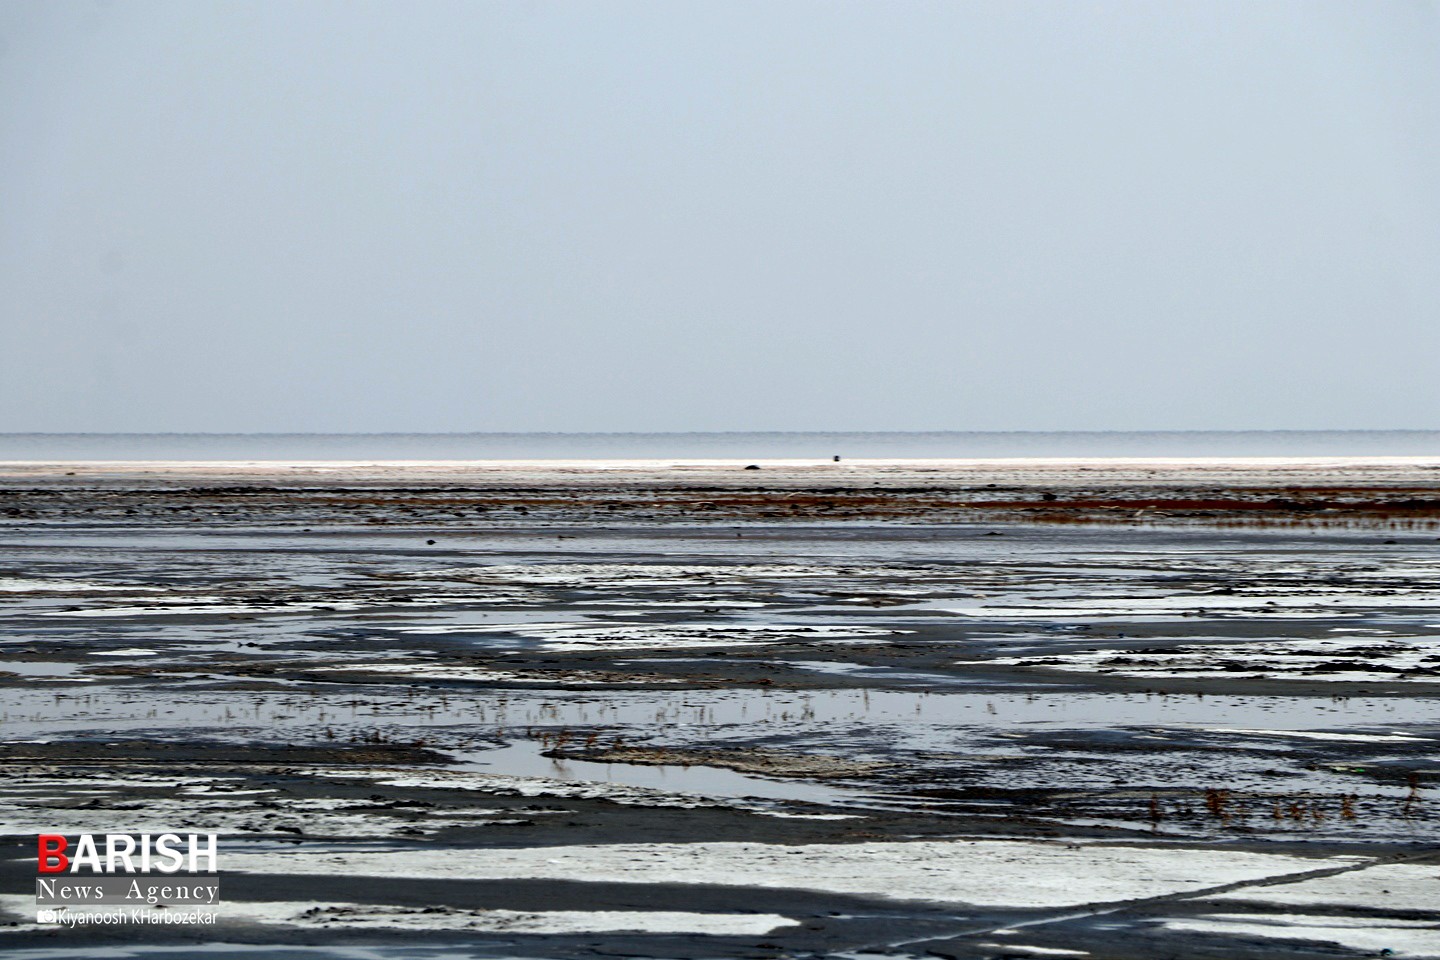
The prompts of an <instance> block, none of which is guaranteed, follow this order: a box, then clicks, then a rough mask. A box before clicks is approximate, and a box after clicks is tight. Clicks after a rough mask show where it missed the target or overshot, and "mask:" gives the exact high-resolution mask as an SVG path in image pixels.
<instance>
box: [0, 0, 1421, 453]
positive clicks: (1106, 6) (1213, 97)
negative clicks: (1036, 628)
mask: <svg viewBox="0 0 1440 960" xmlns="http://www.w3.org/2000/svg"><path fill="white" fill-rule="evenodd" d="M0 311H3V313H0V317H3V331H0V332H3V348H0V430H9V431H68V430H75V431H109V430H132V431H147V430H167V431H168V430H173V431H269V430H275V431H285V430H293V431H303V430H317V431H351V430H355V431H379V430H421V431H463V430H747V429H795V430H806V429H856V430H876V429H961V430H963V429H1147V428H1157V429H1164V428H1174V429H1201V428H1214V429H1225V428H1280V427H1296V428H1384V427H1435V426H1437V425H1440V424H1437V420H1440V417H1437V411H1440V375H1437V374H1440V370H1437V366H1440V363H1437V358H1440V10H1437V6H1436V4H1435V3H1408V2H1364V3H1358V2H1357V3H1326V2H1303V3H1299V2H1297V3H1284V2H1257V3H1242V2H1206V3H1175V2H1165V3H1155V2H1144V3H1075V2H1055V3H1023V2H1010V0H1007V2H993V3H991V2H972V3H959V2H943V3H919V2H883V3H882V2H874V3H869V2H863V3H862V2H843V0H839V2H837V0H831V2H823V3H820V2H815V3H812V2H798V0H781V2H776V0H764V2H755V3H745V2H733V0H727V2H712V3H698V2H697V3H673V2H655V3H630V2H593V3H559V2H557V3H526V2H513V3H441V2H425V3H398V2H397V3H355V2H344V3H318V2H308V3H305V2H301V3H296V2H284V3H201V2H178V3H169V2H122V0H116V2H113V3H91V2H84V3H70V2H53V0H52V2H16V0H0Z"/></svg>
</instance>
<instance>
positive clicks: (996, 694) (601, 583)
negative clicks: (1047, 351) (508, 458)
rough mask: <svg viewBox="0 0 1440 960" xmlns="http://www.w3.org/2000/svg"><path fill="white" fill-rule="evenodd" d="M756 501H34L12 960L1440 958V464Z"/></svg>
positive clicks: (217, 481) (14, 667)
mask: <svg viewBox="0 0 1440 960" xmlns="http://www.w3.org/2000/svg"><path fill="white" fill-rule="evenodd" d="M741 466H743V465H739V466H732V467H723V466H711V467H707V468H705V469H704V470H701V471H699V472H696V471H681V472H675V473H673V474H671V473H667V472H666V471H665V470H664V469H660V468H655V467H647V468H646V470H645V471H643V472H638V473H635V472H632V473H633V475H632V474H630V473H625V472H624V471H623V470H622V471H619V472H618V473H617V472H616V471H615V470H611V471H609V472H606V473H603V474H602V473H600V472H598V471H591V472H588V473H587V472H584V471H582V470H579V469H578V468H574V469H570V470H569V471H568V472H567V471H565V470H556V469H553V468H546V469H540V468H535V469H532V470H530V472H528V473H527V472H525V471H524V470H520V469H519V468H515V467H507V468H505V469H504V470H498V471H489V472H486V471H483V470H477V471H473V472H470V473H466V472H464V471H458V470H457V469H455V468H445V469H443V470H442V469H439V468H433V467H432V468H424V469H422V468H413V469H409V468H401V467H395V468H385V469H381V468H375V467H369V468H363V469H362V468H340V467H325V468H307V472H304V474H303V482H298V483H297V482H296V478H295V477H294V476H292V475H291V474H289V473H283V472H277V471H275V470H271V471H268V472H267V471H255V470H250V469H249V468H245V469H241V468H230V472H229V473H227V472H226V468H221V467H216V466H213V465H212V466H208V467H204V468H200V467H187V468H184V469H179V468H176V469H168V470H167V469H163V468H156V467H154V466H153V465H147V466H146V467H145V468H143V469H140V468H123V467H115V466H113V465H107V466H105V467H94V468H90V469H88V470H87V469H84V468H82V469H78V470H76V469H75V468H74V467H67V468H65V469H63V470H60V469H50V470H43V469H39V468H30V467H26V468H24V469H19V468H12V469H9V470H8V471H6V470H0V474H5V473H7V472H8V474H9V479H6V480H4V481H3V484H4V485H3V486H0V521H3V525H0V703H3V707H0V770H3V771H4V774H5V776H4V778H3V781H0V824H3V831H0V832H3V834H4V835H5V836H6V837H7V838H8V840H7V841H6V846H7V849H8V853H7V860H6V861H5V862H4V863H3V864H0V911H3V915H0V922H13V925H12V926H0V939H3V942H4V943H5V949H6V951H7V953H8V954H10V955H15V956H37V957H38V956H50V955H54V956H60V955H70V954H71V952H73V953H74V955H81V954H83V955H105V954H100V953H98V951H99V950H100V949H102V948H103V949H105V950H109V951H111V952H110V953H109V954H108V955H113V956H130V955H152V954H153V955H162V954H163V953H164V951H166V950H172V951H176V950H178V951H180V952H181V953H183V952H184V951H186V950H191V949H194V948H195V945H196V944H197V943H201V942H214V943H223V944H226V945H227V949H228V950H232V951H239V952H241V953H251V952H253V953H254V954H255V955H257V956H266V957H279V956H291V955H293V956H307V957H309V956H335V957H344V956H357V957H358V956H383V957H442V956H467V955H482V956H577V957H584V956H601V955H603V956H615V955H619V956H663V957H682V956H687V957H688V956H695V957H730V956H743V957H752V956H753V957H778V956H813V955H855V956H859V955H890V956H955V957H1001V956H1086V955H1088V956H1095V957H1153V956H1177V957H1191V956H1193V957H1246V956H1260V955H1265V956H1275V955H1279V956H1287V955H1288V956H1297V957H1298V956H1337V957H1348V956H1376V955H1382V951H1390V952H1391V953H1389V954H1384V955H1396V956H1440V918H1437V915H1436V907H1435V904H1437V903H1440V842H1437V834H1440V830H1437V827H1440V813H1437V809H1436V797H1437V789H1440V640H1437V639H1436V638H1437V637H1440V539H1437V537H1440V528H1437V527H1436V526H1435V524H1434V521H1433V520H1432V519H1431V518H1430V517H1429V511H1430V508H1431V506H1433V505H1435V504H1440V481H1437V482H1436V488H1435V489H1432V488H1431V487H1430V486H1429V485H1428V484H1429V483H1430V480H1429V478H1430V477H1434V476H1435V475H1436V474H1434V473H1427V472H1426V471H1427V470H1430V469H1432V468H1433V465H1432V466H1427V465H1425V464H1417V463H1413V462H1406V463H1404V464H1398V465H1397V464H1368V465H1354V464H1341V465H1339V466H1337V465H1336V464H1334V463H1327V464H1311V465H1308V466H1305V465H1301V466H1297V465H1285V466H1283V467H1282V466H1276V467H1274V468H1272V469H1271V470H1270V471H1269V472H1267V470H1266V468H1265V467H1264V465H1254V464H1250V465H1240V466H1231V467H1230V468H1228V470H1229V472H1225V471H1220V470H1217V469H1213V468H1209V467H1207V468H1205V469H1200V468H1195V469H1192V470H1188V471H1187V470H1185V469H1182V468H1181V467H1175V466H1170V467H1165V468H1163V469H1161V468H1146V467H1144V466H1138V467H1137V466H1134V465H1129V466H1126V467H1124V468H1123V469H1121V468H1115V469H1112V470H1110V471H1109V472H1106V470H1105V469H1102V468H1100V467H1096V466H1094V465H1087V466H1084V468H1083V469H1082V468H1081V467H1077V466H1075V465H1070V466H1068V467H1061V466H1053V465H1052V466H1051V467H1047V468H1044V469H1040V468H1037V467H1035V466H1033V465H1031V466H1027V467H1024V468H1013V467H1004V468H1002V467H996V466H992V467H989V468H987V469H988V471H989V472H986V470H982V469H980V468H974V467H965V468H964V469H959V468H957V469H953V470H951V471H950V472H946V471H943V470H939V471H936V470H931V468H929V467H923V466H916V465H911V466H908V467H905V468H903V469H902V468H900V467H893V466H891V467H885V468H880V467H875V468H872V469H871V470H870V471H869V472H867V471H866V468H863V467H862V468H855V469H852V470H849V471H847V472H845V473H843V474H842V473H834V472H832V473H826V474H825V475H824V476H820V475H819V474H818V473H816V472H815V471H816V469H818V468H810V467H806V468H803V469H802V468H783V467H772V466H771V465H766V469H764V470H761V471H743V472H742V470H741V469H740V467H741ZM72 470H73V471H74V472H75V475H74V476H69V475H67V474H69V473H70V472H71V471H72ZM315 470H321V472H314V471H315ZM897 471H900V472H898V473H897ZM757 474H758V476H757ZM916 477H922V479H923V480H924V485H923V487H922V486H916V485H915V484H916ZM997 491H998V492H997ZM1237 504H1239V506H1236V505H1237ZM180 829H186V830H196V831H201V830H203V831H210V830H213V831H215V832H218V833H220V834H221V835H222V837H223V838H224V842H223V846H222V850H223V857H224V859H223V864H222V872H223V874H224V876H225V887H224V899H225V902H224V903H223V904H222V906H221V924H220V926H219V927H218V928H209V929H207V930H205V931H203V932H198V931H195V930H193V929H192V930H186V929H185V928H159V927H146V928H143V929H142V928H131V929H128V930H127V929H117V928H114V927H110V928H104V929H54V928H47V927H39V926H36V925H35V924H34V923H33V922H31V921H33V919H34V916H33V896H32V889H33V876H34V860H33V843H34V835H35V834H36V833H38V832H59V833H72V834H73V833H79V832H92V833H98V832H132V833H138V832H145V831H163V830H180Z"/></svg>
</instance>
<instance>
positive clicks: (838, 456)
mask: <svg viewBox="0 0 1440 960" xmlns="http://www.w3.org/2000/svg"><path fill="white" fill-rule="evenodd" d="M835 462H836V463H839V462H840V454H838V453H837V454H835Z"/></svg>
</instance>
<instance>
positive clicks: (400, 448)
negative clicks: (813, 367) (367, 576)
mask: <svg viewBox="0 0 1440 960" xmlns="http://www.w3.org/2000/svg"><path fill="white" fill-rule="evenodd" d="M835 455H839V456H842V457H847V458H863V457H878V458H912V457H943V458H952V457H954V458H965V457H1305V456H1312V457H1315V456H1318V457H1346V456H1357V457H1358V456H1440V431H1436V430H1338V431H1323V430H1296V431H1291V430H1274V431H1186V432H1173V433H1161V432H1143V433H1141V432H1136V433H1102V432H1074V433H1041V432H1034V433H1029V432H1013V433H1004V432H989V433H958V432H937V433H350V434H321V433H314V434H304V433H261V434H230V433H215V434H207V433H9V434H0V460H42V461H56V460H572V459H574V460H581V459H598V460H623V459H660V460H663V459H672V458H684V459H691V458H693V459H712V458H713V459H755V460H760V459H768V458H775V459H809V458H816V459H828V458H830V457H831V456H835Z"/></svg>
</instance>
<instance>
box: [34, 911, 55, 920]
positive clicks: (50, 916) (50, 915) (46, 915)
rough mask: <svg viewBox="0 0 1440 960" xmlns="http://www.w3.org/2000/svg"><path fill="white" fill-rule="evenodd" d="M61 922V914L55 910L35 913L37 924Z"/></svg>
mask: <svg viewBox="0 0 1440 960" xmlns="http://www.w3.org/2000/svg"><path fill="white" fill-rule="evenodd" d="M59 921H60V914H59V913H58V912H57V911H55V910H36V911H35V922H36V923H58V922H59Z"/></svg>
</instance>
